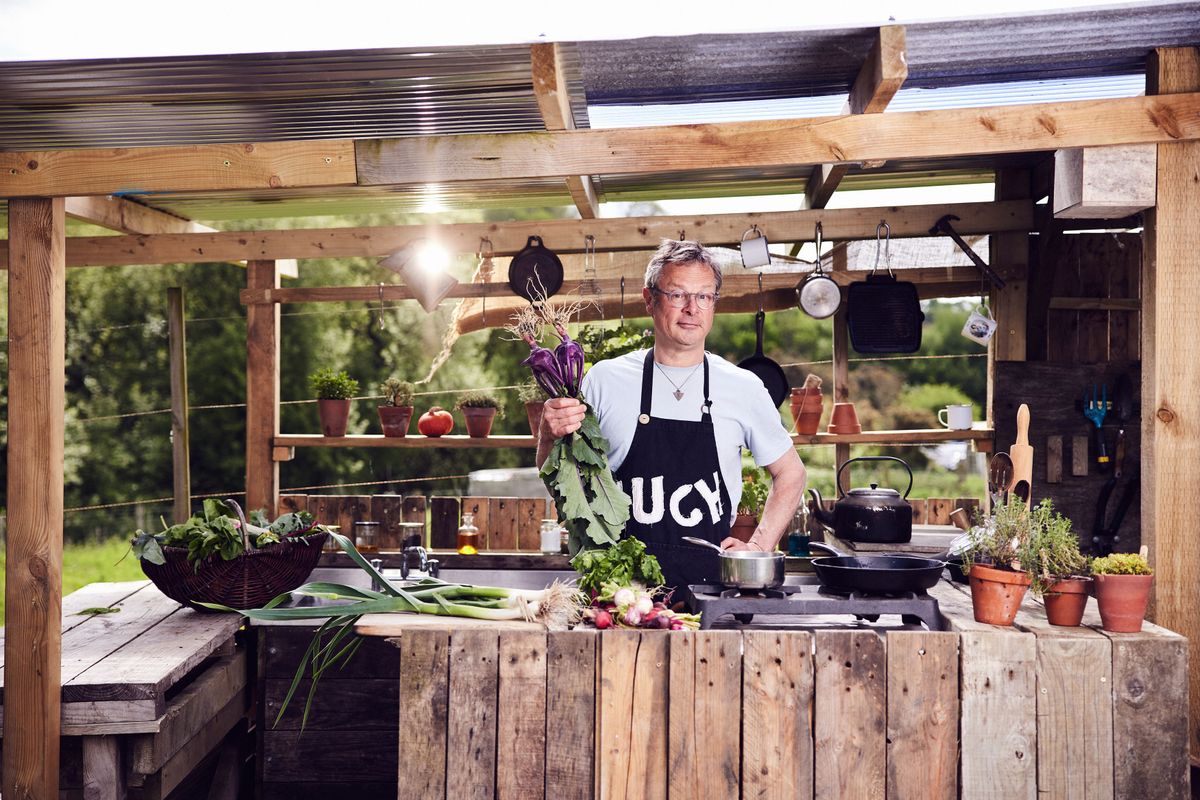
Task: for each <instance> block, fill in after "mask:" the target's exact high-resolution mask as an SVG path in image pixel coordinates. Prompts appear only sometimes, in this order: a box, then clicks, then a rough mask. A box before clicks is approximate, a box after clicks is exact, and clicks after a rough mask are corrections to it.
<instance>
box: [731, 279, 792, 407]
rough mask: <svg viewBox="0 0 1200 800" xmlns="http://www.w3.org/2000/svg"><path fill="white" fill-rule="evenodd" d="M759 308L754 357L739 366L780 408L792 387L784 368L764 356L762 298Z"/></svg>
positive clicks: (755, 320) (760, 287)
mask: <svg viewBox="0 0 1200 800" xmlns="http://www.w3.org/2000/svg"><path fill="white" fill-rule="evenodd" d="M758 285H759V291H760V292H761V291H762V273H759V276H758ZM759 297H760V302H759V306H758V313H757V314H755V315H754V329H755V336H756V345H755V348H754V355H752V356H750V357H749V358H747V359H744V360H743V361H742V362H740V363H739V364H738V366H739V367H741V368H742V369H745V370H749V371H750V372H753V373H754V374H755V375H757V376H758V377H759V380H761V381H762V382H763V386H765V387H767V394H769V395H771V402H773V403H774V404H775V407H776V408H778V407H779V406H781V405H782V404H783V401H784V400H785V399H786V398H787V396H788V395H789V394H791V391H792V390H791V387H789V386H788V379H787V375H785V374H784V373H783V367H781V366H779V364H777V363H775V362H774V361H772V360H771V359H769V358H767V357H766V356H765V355H763V325H764V324H765V323H766V320H767V315H766V313H765V312H764V311H763V309H762V303H761V297H762V295H761V294H760V295H759Z"/></svg>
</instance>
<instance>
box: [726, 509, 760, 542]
mask: <svg viewBox="0 0 1200 800" xmlns="http://www.w3.org/2000/svg"><path fill="white" fill-rule="evenodd" d="M757 527H758V517H756V516H754V515H753V514H738V515H737V516H736V517H734V518H733V524H732V525H730V526H729V535H730V536H732V537H733V538H735V539H737V540H738V541H739V542H748V541H750V537H751V536H753V535H754V529H755V528H757Z"/></svg>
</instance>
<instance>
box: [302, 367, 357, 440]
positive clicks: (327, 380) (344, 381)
mask: <svg viewBox="0 0 1200 800" xmlns="http://www.w3.org/2000/svg"><path fill="white" fill-rule="evenodd" d="M308 382H309V384H310V385H311V386H312V389H313V392H315V393H316V395H317V411H318V413H319V414H320V417H321V433H322V434H324V435H325V436H345V435H346V425H347V423H348V422H349V420H350V398H352V397H354V394H355V392H357V391H358V381H356V380H354V379H353V378H351V377H350V375H349V374H347V373H346V371H345V370H343V371H341V372H335V371H334V370H332V369H331V368H329V367H322V368H321V369H319V370H317V371H316V372H314V373H313V374H311V375H309V376H308Z"/></svg>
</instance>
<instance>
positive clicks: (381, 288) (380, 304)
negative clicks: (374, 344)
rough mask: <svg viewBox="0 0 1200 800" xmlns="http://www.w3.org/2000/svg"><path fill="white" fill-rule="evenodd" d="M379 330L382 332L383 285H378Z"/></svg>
mask: <svg viewBox="0 0 1200 800" xmlns="http://www.w3.org/2000/svg"><path fill="white" fill-rule="evenodd" d="M379 330H384V324H383V284H382V283H380V284H379Z"/></svg>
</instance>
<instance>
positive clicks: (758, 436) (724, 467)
mask: <svg viewBox="0 0 1200 800" xmlns="http://www.w3.org/2000/svg"><path fill="white" fill-rule="evenodd" d="M707 355H708V370H709V378H708V382H709V396H710V398H711V400H712V417H713V427H714V429H715V430H714V433H715V436H716V440H717V456H718V460H719V462H720V465H721V480H723V481H724V482H725V488H726V489H727V490H728V492H729V503H730V506H731V511H730V520H731V521H732V519H733V517H734V516H735V515H736V513H737V506H738V501H739V500H740V499H741V497H742V449H743V448H746V449H749V450H750V452H751V453H752V454H753V456H754V461H755V463H756V464H758V465H759V466H765V465H767V464H771V463H774V462H775V461H778V460H779V458H780V457H781V456H783V454H784V453H786V452H787V451H788V449H789V448H791V447H793V443H792V437H791V436H790V435H789V434H788V432H787V430H786V429H784V427H783V422H782V420H781V419H780V417H779V409H778V408H776V407H775V404H774V403H772V402H771V395H770V394H768V393H767V389H766V387H765V386H763V382H762V380H760V379H759V377H758V376H757V375H755V374H754V373H753V372H750V371H749V370H745V369H742V368H741V367H738V366H736V365H734V364H730V363H729V362H728V361H726V360H725V359H723V358H721V357H720V356H715V355H713V354H712V353H708V354H707ZM645 361H646V351H645V350H638V351H636V352H633V353H627V354H625V355H623V356H618V357H617V358H610V359H607V360H605V361H601V362H599V363H597V364H595V365H593V366H592V368H591V369H589V370H588V372H587V374H586V375H584V377H583V386H582V391H583V396H584V397H586V398H587V401H588V403H589V404H590V405H591V406H592V408H593V409H594V410H595V411H596V416H597V418H598V419H599V420H600V431H601V432H602V433H603V434H604V438H605V439H607V440H608V446H609V450H608V466H609V468H610V469H611V470H612V471H613V472H616V471H617V470H618V469H619V468H620V467H621V464H622V463H623V462H624V461H625V456H626V455H628V453H629V447H630V445H632V444H633V435H634V433H635V432H636V430H637V426H638V421H637V418H638V414H639V413H640V409H641V402H642V366H643V364H644V363H645ZM663 372H665V373H666V374H667V375H668V376H670V381H668V380H667V378H666V377H663ZM671 381H674V385H672V383H671ZM676 385H677V386H679V388H680V389H681V390H682V391H683V393H684V394H683V398H682V399H681V400H676V399H675V396H674V394H673V392H674V391H675V386H676ZM703 405H704V368H703V367H702V366H700V365H697V366H695V367H668V366H666V365H664V364H656V365H655V366H654V391H653V394H652V396H651V398H650V416H652V417H661V418H663V419H679V420H690V421H693V422H699V421H700V418H701V416H702V415H701V411H700V408H701V406H703Z"/></svg>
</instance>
